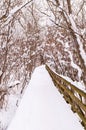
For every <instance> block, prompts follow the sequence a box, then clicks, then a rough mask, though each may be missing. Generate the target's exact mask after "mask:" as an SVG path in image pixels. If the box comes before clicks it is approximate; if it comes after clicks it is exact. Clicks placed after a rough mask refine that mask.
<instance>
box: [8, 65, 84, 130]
mask: <svg viewBox="0 0 86 130" xmlns="http://www.w3.org/2000/svg"><path fill="white" fill-rule="evenodd" d="M8 130H83V127H82V126H81V124H80V122H79V119H78V118H77V116H76V114H74V113H73V112H72V111H71V109H70V106H69V105H68V104H67V103H66V102H65V101H64V99H63V97H62V95H60V93H59V92H58V90H57V89H56V88H55V86H54V84H53V82H52V80H51V78H50V76H49V74H48V72H47V70H46V69H45V66H40V67H37V68H36V69H35V71H34V73H33V75H32V78H31V81H30V83H29V85H28V87H27V89H26V91H25V94H24V96H23V98H22V100H21V103H20V105H19V107H18V109H17V112H16V114H15V116H14V118H13V120H12V122H11V123H10V125H9V127H8Z"/></svg>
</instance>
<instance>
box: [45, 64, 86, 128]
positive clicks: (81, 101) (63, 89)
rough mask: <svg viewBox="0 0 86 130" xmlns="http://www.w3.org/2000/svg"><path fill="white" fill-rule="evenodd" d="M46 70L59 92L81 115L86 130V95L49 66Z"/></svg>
mask: <svg viewBox="0 0 86 130" xmlns="http://www.w3.org/2000/svg"><path fill="white" fill-rule="evenodd" d="M46 69H47V71H48V72H49V74H50V76H51V77H52V80H53V82H54V84H55V86H56V87H57V88H58V90H59V92H60V93H62V94H63V97H64V99H65V100H66V102H67V103H69V104H71V109H72V110H73V112H76V113H77V114H78V115H79V117H80V119H81V123H82V125H83V126H84V128H85V130H86V93H85V92H83V91H82V90H80V89H79V88H77V87H75V86H74V85H73V84H71V83H70V82H68V81H67V80H65V79H64V78H62V77H61V76H59V75H58V74H56V73H55V72H53V71H52V70H51V69H50V67H49V66H47V65H46Z"/></svg>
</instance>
